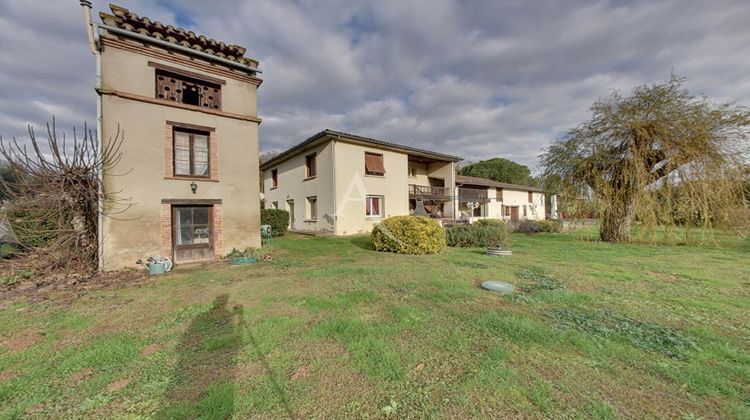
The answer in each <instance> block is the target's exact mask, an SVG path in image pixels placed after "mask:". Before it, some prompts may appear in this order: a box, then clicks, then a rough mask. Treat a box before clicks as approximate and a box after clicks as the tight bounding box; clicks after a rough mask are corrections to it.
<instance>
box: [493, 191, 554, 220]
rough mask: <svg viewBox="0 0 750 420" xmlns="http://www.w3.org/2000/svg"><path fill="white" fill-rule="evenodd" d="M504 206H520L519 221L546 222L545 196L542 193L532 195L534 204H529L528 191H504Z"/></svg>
mask: <svg viewBox="0 0 750 420" xmlns="http://www.w3.org/2000/svg"><path fill="white" fill-rule="evenodd" d="M503 205H504V206H518V216H519V219H521V220H523V219H524V218H526V219H531V220H544V219H545V214H544V194H543V193H540V192H533V193H532V203H531V204H529V193H528V191H518V190H509V189H503ZM524 206H525V207H526V217H524V215H523V208H524Z"/></svg>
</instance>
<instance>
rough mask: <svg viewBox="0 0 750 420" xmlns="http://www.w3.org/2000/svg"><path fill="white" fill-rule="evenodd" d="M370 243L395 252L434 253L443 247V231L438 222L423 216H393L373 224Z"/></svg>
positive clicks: (380, 248)
mask: <svg viewBox="0 0 750 420" xmlns="http://www.w3.org/2000/svg"><path fill="white" fill-rule="evenodd" d="M372 245H373V247H374V248H375V249H376V250H377V251H382V252H395V253H397V254H436V253H438V252H440V251H442V250H443V249H445V245H446V244H445V233H444V232H443V228H442V227H441V226H440V224H439V223H438V222H436V221H435V220H432V219H430V218H429V217H424V216H394V217H389V218H388V219H385V220H383V221H382V222H381V223H378V224H377V225H375V228H374V229H373V230H372Z"/></svg>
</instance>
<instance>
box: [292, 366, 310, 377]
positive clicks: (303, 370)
mask: <svg viewBox="0 0 750 420" xmlns="http://www.w3.org/2000/svg"><path fill="white" fill-rule="evenodd" d="M309 374H310V368H309V367H308V366H307V365H302V366H300V367H298V368H297V370H295V371H294V373H293V374H292V376H291V377H290V378H289V379H290V380H292V381H296V380H297V379H299V378H305V377H307V376H308V375H309Z"/></svg>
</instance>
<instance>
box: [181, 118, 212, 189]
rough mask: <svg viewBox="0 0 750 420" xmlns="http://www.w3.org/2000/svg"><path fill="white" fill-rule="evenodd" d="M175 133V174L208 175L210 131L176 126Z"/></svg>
mask: <svg viewBox="0 0 750 420" xmlns="http://www.w3.org/2000/svg"><path fill="white" fill-rule="evenodd" d="M173 135H174V174H175V175H176V176H198V177H208V176H209V163H208V162H209V151H208V147H209V146H208V133H204V132H198V131H188V130H184V129H180V128H175V129H174V131H173Z"/></svg>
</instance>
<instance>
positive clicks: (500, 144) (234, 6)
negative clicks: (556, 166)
mask: <svg viewBox="0 0 750 420" xmlns="http://www.w3.org/2000/svg"><path fill="white" fill-rule="evenodd" d="M76 3H77V2H74V1H71V2H62V1H60V2H49V1H41V0H35V1H25V2H13V1H11V0H0V68H1V69H2V72H0V133H2V134H5V135H8V134H13V133H15V134H17V133H21V134H23V132H24V130H25V129H24V127H23V126H20V127H19V125H21V124H22V123H24V122H36V123H39V122H43V121H45V120H46V119H48V118H49V115H46V114H48V113H50V112H53V113H55V114H57V115H58V116H59V117H60V118H61V119H62V120H64V121H63V122H62V124H61V126H64V125H65V124H73V123H78V124H80V122H81V120H82V119H87V120H89V121H93V119H94V118H93V117H94V116H93V112H94V94H93V91H92V88H93V77H94V75H93V72H94V68H93V60H92V58H91V55H90V54H89V53H88V51H87V50H86V44H85V42H86V39H85V32H84V30H83V24H82V18H81V11H80V8H79V7H78V6H77V4H76ZM121 3H122V4H123V5H124V6H126V7H129V8H130V9H131V10H133V11H135V12H136V13H138V14H141V15H146V16H149V17H152V18H155V19H159V20H162V21H165V22H170V23H180V24H182V25H187V26H188V28H189V29H192V30H194V31H196V32H200V33H204V34H207V35H209V36H212V37H214V38H218V39H222V40H224V41H226V42H231V43H237V44H240V45H243V46H246V47H247V49H248V52H247V55H248V56H250V57H253V58H257V59H259V60H260V61H261V66H262V68H263V70H264V74H263V78H264V83H263V85H262V86H261V87H260V90H259V109H260V113H261V117H263V119H264V123H263V124H262V125H261V147H262V149H263V150H281V149H285V148H287V147H289V146H291V145H293V144H295V143H297V142H299V141H301V140H302V139H304V138H306V137H308V136H310V135H312V134H314V133H315V132H317V131H319V130H322V129H324V128H333V129H340V130H347V131H353V132H356V133H358V134H362V135H366V136H372V137H382V138H384V139H387V140H391V141H394V142H402V143H406V144H410V145H413V146H417V147H424V148H431V149H435V150H440V151H444V152H448V153H453V154H458V155H461V156H464V157H465V158H467V159H472V160H477V159H481V158H486V157H491V156H504V157H508V158H510V159H514V160H517V161H520V162H522V163H526V164H529V165H532V166H534V165H536V162H537V158H536V157H537V155H538V154H539V152H540V151H541V150H542V149H543V148H544V147H545V146H546V145H548V144H549V143H550V141H552V140H553V139H554V138H556V137H558V136H559V135H561V134H562V133H564V132H565V130H567V129H568V128H570V127H572V126H574V125H576V124H578V123H579V122H581V121H582V120H583V119H585V118H586V117H587V115H588V107H589V105H590V104H591V103H592V102H593V101H594V100H596V99H597V98H598V97H601V96H604V95H607V94H608V93H609V92H611V90H612V89H620V90H629V89H630V88H632V87H633V86H636V85H639V84H643V83H651V82H654V81H656V80H663V79H665V78H667V77H668V76H669V73H670V72H671V71H675V72H676V73H677V74H680V75H683V76H686V77H688V87H689V88H690V89H691V90H692V91H694V92H695V93H705V94H707V95H709V96H711V97H712V98H714V99H716V100H720V101H731V100H737V101H740V102H744V103H747V102H748V100H750V77H748V72H747V69H748V68H750V27H748V26H747V23H746V22H748V21H749V20H750V8H749V7H747V5H746V2H744V1H741V0H726V1H714V2H703V1H697V0H665V1H660V2H652V1H646V0H641V1H627V2H624V1H616V0H610V1H606V0H601V1H585V0H575V1H565V2H528V1H524V0H510V1H502V2H498V1H492V0H486V1H480V0H477V1H470V2H467V1H459V0H414V1H395V0H394V1H382V0H379V1H376V0H370V1H362V2H351V1H346V0H330V1H325V2H320V1H312V0H299V1H278V0H259V1H252V2H249V1H240V0H225V1H221V2H205V1H199V0H183V1H179V2H177V1H160V2H158V3H156V4H154V2H148V1H145V0H137V1H136V0H122V1H121ZM95 7H96V8H97V9H98V10H104V9H105V8H106V4H105V2H104V1H97V2H96V4H95ZM184 16H188V17H189V19H188V21H187V22H184V21H183V22H176V19H177V18H178V17H184ZM183 20H184V19H183ZM19 81H20V82H19Z"/></svg>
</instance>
